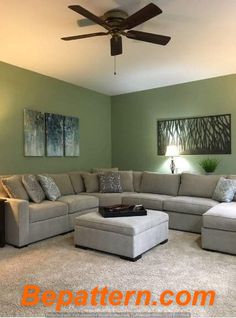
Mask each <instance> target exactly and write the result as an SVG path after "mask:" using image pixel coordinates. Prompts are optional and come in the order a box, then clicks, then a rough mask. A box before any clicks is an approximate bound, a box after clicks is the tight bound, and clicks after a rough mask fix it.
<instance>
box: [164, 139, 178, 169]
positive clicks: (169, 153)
mask: <svg viewBox="0 0 236 318" xmlns="http://www.w3.org/2000/svg"><path fill="white" fill-rule="evenodd" d="M165 156H166V157H171V162H170V170H171V173H172V174H174V173H175V162H174V157H178V156H179V149H178V147H177V146H175V145H169V146H167V148H166V154H165Z"/></svg>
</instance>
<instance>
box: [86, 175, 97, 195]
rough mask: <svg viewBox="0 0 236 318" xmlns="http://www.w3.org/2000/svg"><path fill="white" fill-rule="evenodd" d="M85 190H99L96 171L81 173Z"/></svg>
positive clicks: (90, 191)
mask: <svg viewBox="0 0 236 318" xmlns="http://www.w3.org/2000/svg"><path fill="white" fill-rule="evenodd" d="M82 177H83V179H84V185H85V189H86V192H89V193H92V192H99V183H98V176H97V174H96V173H89V172H87V173H86V172H85V173H82Z"/></svg>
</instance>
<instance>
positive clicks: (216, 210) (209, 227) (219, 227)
mask: <svg viewBox="0 0 236 318" xmlns="http://www.w3.org/2000/svg"><path fill="white" fill-rule="evenodd" d="M202 248H204V249H207V250H213V251H219V252H224V253H229V254H236V202H231V203H221V204H218V205H216V206H214V207H213V208H211V209H210V210H209V211H207V212H206V213H205V214H203V227H202Z"/></svg>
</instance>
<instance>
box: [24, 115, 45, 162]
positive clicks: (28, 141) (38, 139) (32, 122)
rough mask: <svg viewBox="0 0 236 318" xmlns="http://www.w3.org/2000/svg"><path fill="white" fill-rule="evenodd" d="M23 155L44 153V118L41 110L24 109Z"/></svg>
mask: <svg viewBox="0 0 236 318" xmlns="http://www.w3.org/2000/svg"><path fill="white" fill-rule="evenodd" d="M24 155H25V156H32V157H42V156H44V155H45V120H44V113H42V112H38V111H35V110H29V109H24Z"/></svg>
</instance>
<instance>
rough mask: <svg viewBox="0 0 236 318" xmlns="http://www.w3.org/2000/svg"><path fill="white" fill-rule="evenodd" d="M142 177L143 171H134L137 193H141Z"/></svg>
mask: <svg viewBox="0 0 236 318" xmlns="http://www.w3.org/2000/svg"><path fill="white" fill-rule="evenodd" d="M142 175H143V172H142V171H133V184H134V191H135V192H140V191H141V182H142Z"/></svg>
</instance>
